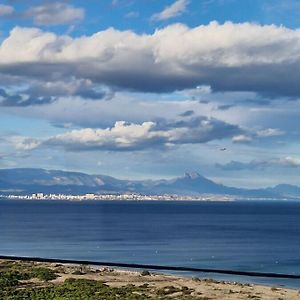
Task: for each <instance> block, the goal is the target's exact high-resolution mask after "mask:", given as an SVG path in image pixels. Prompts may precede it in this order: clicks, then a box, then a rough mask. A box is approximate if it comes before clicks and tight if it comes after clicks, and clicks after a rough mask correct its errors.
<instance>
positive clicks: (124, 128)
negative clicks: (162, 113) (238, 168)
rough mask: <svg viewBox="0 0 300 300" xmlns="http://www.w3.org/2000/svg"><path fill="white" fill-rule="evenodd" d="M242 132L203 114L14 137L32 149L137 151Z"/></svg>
mask: <svg viewBox="0 0 300 300" xmlns="http://www.w3.org/2000/svg"><path fill="white" fill-rule="evenodd" d="M238 132H240V129H239V128H238V127H237V126H234V125H230V124H227V123H224V122H221V121H218V120H215V119H207V118H204V117H197V118H191V119H190V120H187V121H185V120H178V121H174V122H167V121H165V120H162V121H160V122H143V123H142V124H134V123H126V122H124V121H118V122H116V123H115V125H114V126H113V127H111V128H105V129H93V128H85V129H78V130H72V131H69V132H66V133H63V134H59V135H56V136H53V137H49V138H46V139H44V140H38V139H33V138H28V137H26V138H22V137H19V138H15V140H14V141H15V144H16V147H17V148H18V149H21V148H22V147H23V149H24V150H32V149H34V148H37V147H39V146H41V145H47V147H49V146H61V147H63V148H65V149H66V150H69V151H80V150H112V151H134V150H141V149H147V148H153V147H167V146H172V145H176V144H197V143H206V142H208V141H211V140H215V139H223V138H228V137H232V136H233V135H235V134H236V133H238Z"/></svg>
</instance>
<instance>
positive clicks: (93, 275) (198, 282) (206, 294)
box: [32, 263, 300, 300]
mask: <svg viewBox="0 0 300 300" xmlns="http://www.w3.org/2000/svg"><path fill="white" fill-rule="evenodd" d="M33 264H34V265H38V266H45V267H48V268H51V269H53V270H55V271H56V272H57V274H59V277H58V278H57V279H55V280H54V281H52V282H51V284H59V283H62V282H64V281H65V279H67V278H81V279H91V280H98V281H101V282H104V283H106V284H107V285H109V286H111V287H123V286H126V285H129V284H132V285H135V286H141V285H144V284H148V286H149V287H150V288H151V289H152V290H158V289H166V290H167V289H168V288H170V287H175V288H179V289H181V288H188V289H192V290H193V292H192V293H191V296H193V297H191V299H201V300H209V299H214V300H229V299H230V300H238V299H239V300H245V299H247V300H249V299H254V300H297V299H299V300H300V291H298V290H294V289H286V288H275V287H270V286H261V285H253V284H241V283H237V282H225V281H216V280H211V279H194V278H184V277H175V276H171V275H163V274H154V273H149V272H137V271H136V272H135V271H129V270H128V271H127V270H116V269H111V268H107V267H102V268H93V267H87V266H74V265H62V264H47V263H32V265H33ZM168 296H169V297H172V298H174V299H180V296H181V294H180V292H179V293H178V292H174V293H173V294H170V295H168Z"/></svg>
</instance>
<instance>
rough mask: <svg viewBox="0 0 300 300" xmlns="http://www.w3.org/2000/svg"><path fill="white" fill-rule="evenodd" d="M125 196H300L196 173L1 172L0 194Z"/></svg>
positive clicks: (294, 190) (299, 190)
mask: <svg viewBox="0 0 300 300" xmlns="http://www.w3.org/2000/svg"><path fill="white" fill-rule="evenodd" d="M36 192H43V193H47V194H50V193H53V194H57V193H63V194H79V195H80V194H85V193H125V192H135V193H144V194H179V195H197V194H219V195H222V194H227V195H235V196H237V197H238V196H242V197H256V198H258V197H259V198H282V197H286V196H289V197H295V196H297V197H298V196H300V187H296V186H289V185H280V186H277V187H274V188H267V189H257V190H254V189H251V190H250V189H243V188H234V187H228V186H225V185H222V184H218V183H215V182H214V181H212V180H209V179H207V178H205V177H203V176H201V175H200V174H198V173H195V172H194V173H185V174H184V176H182V177H178V178H175V179H171V180H164V179H162V180H120V179H116V178H113V177H110V176H105V175H88V174H84V173H79V172H66V171H59V170H44V169H0V194H31V193H36Z"/></svg>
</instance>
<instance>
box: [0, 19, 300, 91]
mask: <svg viewBox="0 0 300 300" xmlns="http://www.w3.org/2000/svg"><path fill="white" fill-rule="evenodd" d="M179 41H180V42H179ZM133 62H134V63H133ZM299 66H300V29H299V30H298V29H295V30H292V29H288V28H284V27H277V26H275V25H269V26H260V25H257V24H250V23H243V24H233V23H230V22H227V23H225V24H223V25H220V24H218V23H216V22H212V23H210V24H208V25H202V26H198V27H195V28H188V27H187V26H185V25H182V24H174V25H171V26H168V27H165V28H162V29H159V30H156V31H155V32H154V33H153V34H149V35H148V34H141V35H139V34H136V33H134V32H132V31H119V30H116V29H113V28H109V29H107V30H104V31H100V32H98V33H96V34H94V35H91V36H83V37H78V38H71V37H68V36H58V35H56V34H54V33H51V32H44V31H41V30H39V29H36V28H20V27H16V28H15V29H13V30H12V31H11V33H10V36H9V37H8V38H7V39H5V40H4V41H3V43H2V44H1V46H0V73H1V72H2V73H3V74H11V75H17V76H18V77H20V76H23V77H24V78H29V77H35V78H38V79H39V80H43V79H45V78H48V79H51V80H53V79H57V80H62V79H64V78H66V77H73V78H79V79H89V80H91V81H92V82H94V83H98V84H106V85H109V86H112V87H115V86H117V87H120V88H125V89H133V90H138V91H146V92H149V91H151V92H165V91H174V90H180V89H188V88H195V87H197V86H210V87H211V89H212V91H247V92H257V93H261V94H263V95H273V96H274V95H281V96H300V86H299V84H298V78H299V76H300V74H299ZM145 70H147V71H146V72H145Z"/></svg>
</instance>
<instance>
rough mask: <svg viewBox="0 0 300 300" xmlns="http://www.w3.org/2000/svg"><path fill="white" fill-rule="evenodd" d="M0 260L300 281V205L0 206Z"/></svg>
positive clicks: (285, 282) (295, 283)
mask: <svg viewBox="0 0 300 300" xmlns="http://www.w3.org/2000/svg"><path fill="white" fill-rule="evenodd" d="M0 254H2V255H20V256H41V257H50V258H66V259H85V260H96V261H97V260H98V261H111V262H124V263H141V264H162V265H171V266H193V267H199V268H201V267H202V268H219V269H220V268H222V269H233V270H243V271H260V272H278V273H290V274H300V203H299V202H298V203H297V202H133V201H132V202H131V201H126V202H125V201H123V202H121V201H116V202H112V201H110V202H109V201H108V202H76V203H75V202H55V201H44V202H42V201H34V202H33V201H30V202H29V201H28V202H25V201H6V200H0ZM185 275H191V276H199V277H201V276H208V277H213V278H222V279H228V280H239V281H245V282H257V283H267V284H272V285H279V284H283V285H287V286H291V287H297V288H300V281H299V280H268V279H258V278H249V277H233V276H230V277H226V276H218V275H214V274H209V275H203V274H185Z"/></svg>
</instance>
